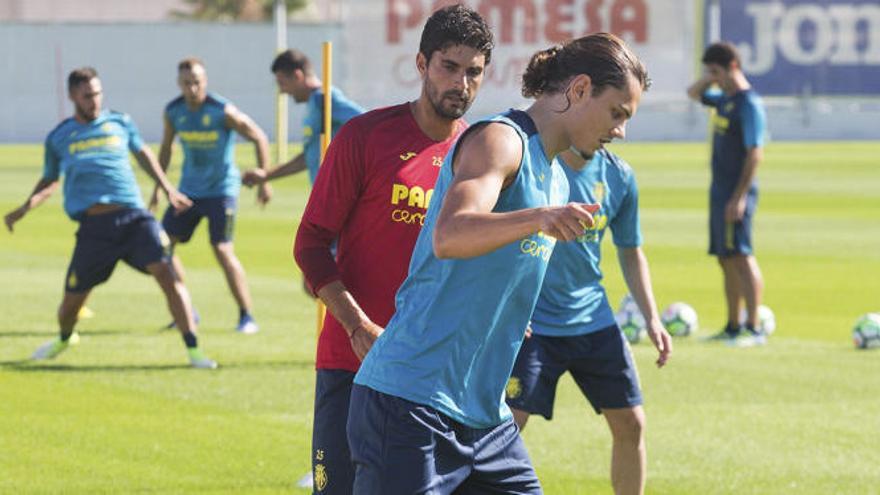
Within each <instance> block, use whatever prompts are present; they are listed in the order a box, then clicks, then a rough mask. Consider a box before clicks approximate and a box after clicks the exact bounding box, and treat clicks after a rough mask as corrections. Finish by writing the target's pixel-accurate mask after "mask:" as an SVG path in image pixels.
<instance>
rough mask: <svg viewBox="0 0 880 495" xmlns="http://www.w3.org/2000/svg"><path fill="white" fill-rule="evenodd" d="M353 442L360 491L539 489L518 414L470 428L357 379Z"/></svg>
mask: <svg viewBox="0 0 880 495" xmlns="http://www.w3.org/2000/svg"><path fill="white" fill-rule="evenodd" d="M348 444H349V447H350V449H351V457H352V461H353V462H354V465H355V479H354V492H353V493H356V494H364V495H366V494H380V493H381V494H398V493H399V494H416V493H431V494H437V495H440V494H451V493H455V494H456V495H466V494H486V493H497V494H502V493H510V494H514V493H516V494H540V493H543V492H542V491H541V484H540V482H538V476H537V475H536V474H535V470H534V469H533V468H532V463H531V461H530V460H529V455H528V453H527V452H526V449H525V445H524V444H523V441H522V438H521V437H520V435H519V429H518V428H517V427H516V424H515V423H514V422H513V420H512V419H511V420H508V421H505V422H504V423H501V424H500V425H498V426H495V427H492V428H486V429H476V428H470V427H467V426H465V425H462V424H461V423H458V422H456V421H453V420H452V419H450V418H449V417H448V416H445V415H443V414H440V413H439V412H437V410H435V409H434V408H431V407H428V406H424V405H421V404H416V403H414V402H410V401H408V400H405V399H401V398H399V397H395V396H393V395H388V394H383V393H381V392H377V391H375V390H373V389H371V388H368V387H364V386H361V385H354V386H353V387H352V392H351V408H350V409H349V413H348Z"/></svg>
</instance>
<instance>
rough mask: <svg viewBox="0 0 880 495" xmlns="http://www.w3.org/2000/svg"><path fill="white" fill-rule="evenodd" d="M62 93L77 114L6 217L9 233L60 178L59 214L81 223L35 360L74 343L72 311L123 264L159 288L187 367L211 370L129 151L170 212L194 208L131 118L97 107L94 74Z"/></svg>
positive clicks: (51, 139)
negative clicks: (56, 331)
mask: <svg viewBox="0 0 880 495" xmlns="http://www.w3.org/2000/svg"><path fill="white" fill-rule="evenodd" d="M67 88H68V93H69V96H70V100H71V101H72V102H73V105H74V108H75V113H74V116H73V117H70V118H68V119H65V120H64V121H62V122H61V123H60V124H58V126H57V127H55V129H54V130H53V131H52V132H51V133H49V136H48V137H47V138H46V145H45V147H46V149H45V162H44V165H43V177H42V178H41V179H40V180H39V182H37V185H36V187H34V191H33V192H32V193H31V195H30V196H29V197H28V199H27V201H25V202H24V204H23V205H21V206H20V207H18V208H16V209H15V210H12V211H11V212H9V213H8V214H7V215H6V218H5V221H6V227H7V228H8V229H9V231H10V232H11V231H12V228H13V225H15V223H16V222H18V221H19V220H21V218H22V217H24V215H25V214H26V213H27V212H28V211H30V210H31V209H33V208H35V207H37V206H38V205H39V204H40V203H42V202H43V201H45V200H46V198H48V197H49V196H50V195H51V194H52V192H54V191H55V190H56V189H57V188H58V180H59V178H60V176H61V175H64V211H65V212H67V214H68V216H70V218H72V219H73V220H76V221H77V222H79V224H80V225H79V230H77V232H76V246H75V247H74V249H73V258H72V259H71V260H70V266H69V268H68V269H67V276H66V278H65V286H64V298H63V299H62V300H61V306H60V307H59V308H58V324H59V326H60V336H59V338H58V339H57V340H52V341H50V342H47V343H46V344H44V345H43V346H41V347H40V348H39V349H37V351H36V352H35V353H34V355H33V359H52V358H54V357H55V356H57V355H58V354H60V353H62V352H64V351H65V350H66V349H67V348H68V346H69V345H70V344H75V343H77V341H78V340H79V338H78V336H77V334H76V333H74V325H76V321H77V313H78V312H79V310H80V308H82V307H83V305H84V304H85V302H86V299H88V297H89V294H90V293H91V291H92V289H93V288H94V287H95V286H97V285H99V284H101V283H103V282H104V281H106V280H107V279H108V278H110V274H111V273H113V269H114V268H115V266H116V262H118V261H119V260H123V261H125V262H126V263H127V264H128V265H130V266H132V267H133V268H136V269H138V270H140V271H142V272H145V273H149V274H150V275H152V276H153V277H154V278H155V279H156V281H157V282H158V283H159V287H161V288H162V292H163V293H164V294H165V298H166V299H167V301H168V308H169V309H170V310H171V314H172V315H173V317H174V321H175V322H176V323H177V328H178V329H179V330H180V333H181V335H182V336H183V340H184V342H185V343H186V347H187V351H188V353H189V358H190V363H191V364H192V365H193V366H194V367H196V368H216V367H217V363H216V362H214V361H212V360H211V359H208V358H207V357H206V356H205V355H204V354H203V353H202V352H201V350H200V349H199V347H198V343H197V340H196V335H195V328H196V325H195V321H194V318H193V311H192V306H191V304H190V298H189V293H188V292H187V290H186V287H185V286H184V284H183V282H181V281H180V280H178V279H176V278H175V276H174V270H173V269H172V267H171V261H170V252H169V249H168V248H169V243H168V238H167V236H166V235H165V233H164V232H163V231H162V229H161V227H160V226H159V224H158V222H156V219H155V218H153V216H152V215H150V213H149V212H147V211H146V210H145V209H144V203H143V199H142V198H141V193H140V189H138V185H137V182H135V178H134V173H133V171H132V169H131V162H130V161H129V157H128V154H129V152H131V153H132V154H134V156H135V158H136V159H137V161H138V164H139V165H140V166H141V167H142V168H143V169H144V170H146V171H147V173H148V174H149V175H150V176H151V177H152V178H153V179H154V180H155V181H156V182H157V183H158V185H159V187H161V188H162V190H163V191H164V192H165V194H167V195H168V202H169V203H170V204H171V206H172V207H173V208H174V210H175V211H178V212H184V211H186V210H187V209H188V208H189V207H190V206H191V204H192V203H191V202H190V200H189V199H188V198H187V197H186V196H184V195H182V194H180V193H179V192H178V191H177V190H176V189H175V188H174V186H172V185H171V183H170V182H169V181H168V179H167V178H166V177H165V174H164V173H163V172H162V169H161V167H159V164H158V163H157V162H156V157H155V156H154V155H153V153H152V152H151V151H150V148H148V147H147V146H146V145H145V144H144V142H143V141H142V140H141V136H140V133H138V130H137V127H135V125H134V122H132V121H131V118H130V117H129V116H128V115H126V114H122V113H118V112H114V111H112V110H110V111H104V110H102V109H101V104H102V101H103V93H102V87H101V80H100V79H98V73H97V72H96V71H95V69H92V68H91V67H84V68H80V69H76V70H74V71H73V72H71V73H70V75H69V76H68V78H67Z"/></svg>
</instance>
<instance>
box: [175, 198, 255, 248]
mask: <svg viewBox="0 0 880 495" xmlns="http://www.w3.org/2000/svg"><path fill="white" fill-rule="evenodd" d="M237 205H238V201H237V200H236V198H235V197H233V196H222V197H219V198H202V199H194V200H193V205H192V208H190V209H188V210H186V211H185V212H183V213H181V214H179V215H178V214H176V213H175V211H174V208H172V207H170V206H169V207H168V209H167V210H165V216H164V217H162V227H164V228H165V232H168V235H170V236H171V237H173V238H175V239H177V240H178V241H179V242H189V240H190V238H191V237H192V235H193V232H194V231H195V230H196V227H197V226H198V225H199V222H200V221H201V220H202V218H203V217H207V218H208V232H209V234H210V236H211V244H220V243H221V242H229V241H231V240H232V232H233V230H234V229H235V210H236V207H237Z"/></svg>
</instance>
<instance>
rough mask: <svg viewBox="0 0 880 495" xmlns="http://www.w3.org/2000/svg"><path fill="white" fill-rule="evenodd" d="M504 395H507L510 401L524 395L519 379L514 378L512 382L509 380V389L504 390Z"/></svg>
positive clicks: (511, 379)
mask: <svg viewBox="0 0 880 495" xmlns="http://www.w3.org/2000/svg"><path fill="white" fill-rule="evenodd" d="M504 393H505V394H507V398H508V399H516V398H517V397H519V396H520V394H522V383H520V381H519V378H517V377H515V376H512V377H510V380H507V387H505V388H504Z"/></svg>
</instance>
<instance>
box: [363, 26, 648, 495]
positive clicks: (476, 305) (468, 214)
mask: <svg viewBox="0 0 880 495" xmlns="http://www.w3.org/2000/svg"><path fill="white" fill-rule="evenodd" d="M590 40H593V41H595V42H596V43H600V44H611V45H614V46H615V47H616V49H617V53H618V55H619V56H618V57H617V58H615V61H616V62H617V65H615V67H614V69H615V70H614V71H609V72H613V74H610V75H609V77H607V78H601V79H595V80H594V78H592V77H591V76H589V75H588V74H587V72H588V67H587V64H586V61H584V60H580V59H578V58H573V59H571V60H565V61H564V62H565V63H566V64H568V65H565V66H564V67H560V70H561V73H564V74H566V77H565V78H564V79H561V80H560V79H556V78H553V77H550V74H551V73H552V71H553V69H552V68H551V66H552V65H553V64H555V63H563V60H561V59H557V58H555V57H554V56H553V55H554V54H555V53H556V51H557V50H558V49H557V48H552V49H550V50H545V51H541V52H538V53H537V54H536V55H534V56H533V57H532V59H531V61H530V63H529V66H528V68H527V69H526V73H525V74H524V76H523V88H522V91H523V95H524V96H526V97H535V98H536V101H535V102H534V103H533V104H532V106H530V107H529V108H528V109H527V110H526V111H519V110H510V111H507V112H505V113H503V114H500V115H497V116H494V117H490V118H488V119H485V120H483V121H480V122H477V123H476V124H474V125H473V126H471V127H470V128H469V129H468V131H466V132H465V133H464V134H462V136H461V137H460V138H459V140H458V142H457V143H456V144H455V146H454V147H453V149H452V150H450V152H449V153H448V154H447V156H446V160H445V161H444V163H443V165H442V167H441V170H440V176H439V178H438V180H437V184H436V186H435V189H434V195H433V198H432V200H431V204H430V206H429V208H428V213H427V217H426V220H425V225H424V228H423V229H422V231H421V233H420V234H419V238H418V240H417V241H416V247H415V250H414V251H413V256H412V261H411V263H410V269H409V275H408V277H407V279H406V281H404V283H403V285H402V286H401V288H400V290H399V291H398V293H397V299H396V309H397V312H396V313H395V314H394V316H393V317H392V318H391V321H390V322H389V323H388V325H387V327H386V329H385V331H384V332H383V333H382V334H381V336H379V338H378V339H377V340H376V341H375V343H374V344H373V346H372V349H371V350H370V351H369V353H368V354H367V356H366V358H365V360H364V362H363V364H362V366H361V369H360V371H359V372H358V374H357V375H356V377H355V385H354V387H353V388H352V395H351V407H350V409H349V420H348V439H349V446H350V448H351V453H352V460H353V461H354V463H355V466H356V471H355V473H356V474H355V493H438V494H450V493H453V492H454V493H457V494H462V493H489V492H491V493H529V494H534V493H541V486H540V483H539V482H538V479H537V476H536V475H535V471H534V469H533V468H532V465H531V461H530V460H529V457H528V454H527V453H526V451H525V447H524V445H523V442H522V439H521V438H520V436H519V434H518V430H517V427H516V424H515V423H514V422H513V419H512V415H511V413H510V409H509V408H508V407H507V405H506V404H505V402H504V389H505V385H506V383H507V380H508V377H509V376H510V371H511V369H512V368H513V363H514V359H515V358H516V354H517V351H518V350H519V347H520V344H521V342H522V340H523V335H524V332H525V328H526V326H527V324H528V321H529V318H530V316H531V313H532V309H533V308H534V306H535V301H536V300H537V297H538V291H539V289H540V287H541V283H542V280H543V278H544V272H545V270H546V267H547V262H548V260H549V259H550V255H551V254H552V252H553V247H554V244H555V243H556V241H557V240H561V241H572V240H574V239H576V238H577V237H579V236H581V235H583V233H584V229H585V228H589V227H592V226H593V222H594V220H593V217H592V212H594V211H596V209H597V208H598V205H587V204H583V203H566V201H567V199H568V183H567V181H566V180H565V176H564V174H563V172H562V170H560V166H559V164H558V163H556V162H555V160H554V158H555V156H556V155H557V154H558V153H560V152H561V151H563V150H566V149H569V148H572V149H574V150H576V151H577V153H579V154H582V155H591V154H593V153H594V152H595V151H596V150H597V149H599V148H600V147H601V146H602V144H603V143H606V142H609V141H611V140H612V139H613V138H616V137H623V128H624V125H625V123H626V121H627V120H628V119H629V118H630V117H631V116H632V115H633V113H634V112H635V110H636V107H637V106H638V103H639V99H640V97H641V93H642V90H643V89H644V87H645V86H646V85H647V76H646V74H645V71H644V68H643V67H642V65H641V62H639V61H638V59H637V58H636V57H635V56H634V55H632V54H631V52H629V50H628V49H626V47H625V46H624V45H623V42H622V41H620V40H619V39H618V38H616V37H614V36H613V35H608V34H604V33H603V34H596V35H591V36H588V37H586V38H583V39H581V40H577V41H574V43H588V44H589V43H591V42H593V41H590ZM355 331H356V332H357V330H355Z"/></svg>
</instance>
